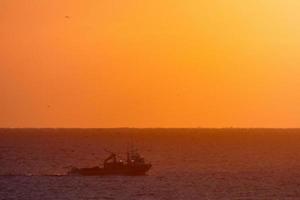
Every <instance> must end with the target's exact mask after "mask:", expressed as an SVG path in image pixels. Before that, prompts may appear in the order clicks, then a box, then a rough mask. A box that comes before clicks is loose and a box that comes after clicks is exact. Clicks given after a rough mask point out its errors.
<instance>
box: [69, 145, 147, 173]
mask: <svg viewBox="0 0 300 200" xmlns="http://www.w3.org/2000/svg"><path fill="white" fill-rule="evenodd" d="M151 167H152V165H151V164H150V163H146V162H145V159H144V158H143V157H141V155H140V154H139V153H138V151H137V150H131V151H128V152H127V159H126V162H123V161H122V160H117V155H116V154H115V153H113V152H110V156H108V157H107V158H106V159H105V160H104V163H103V167H99V166H96V167H91V168H76V167H73V168H72V169H71V170H70V171H69V172H68V175H80V176H107V175H119V176H143V175H146V172H148V171H149V170H150V168H151Z"/></svg>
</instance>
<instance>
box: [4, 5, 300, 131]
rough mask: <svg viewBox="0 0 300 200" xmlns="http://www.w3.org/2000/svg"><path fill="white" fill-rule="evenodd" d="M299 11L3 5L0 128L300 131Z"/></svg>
mask: <svg viewBox="0 0 300 200" xmlns="http://www.w3.org/2000/svg"><path fill="white" fill-rule="evenodd" d="M299 10H300V1H299V0H256V1H252V0H246V1H241V0H226V1H224V0H210V1H207V0H205V1H204V0H185V1H181V0H149V1H148V0H145V1H138V0H27V1H24V0H1V1H0V25H1V28H0V127H299V126H300V124H299V123H300V92H299V87H300V54H299V53H300V26H299V24H300V12H299ZM66 16H69V17H66Z"/></svg>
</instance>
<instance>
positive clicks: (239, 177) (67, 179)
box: [0, 129, 300, 200]
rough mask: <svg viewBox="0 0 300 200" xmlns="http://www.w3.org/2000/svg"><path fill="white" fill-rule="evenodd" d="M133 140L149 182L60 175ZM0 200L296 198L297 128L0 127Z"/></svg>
mask: <svg viewBox="0 0 300 200" xmlns="http://www.w3.org/2000/svg"><path fill="white" fill-rule="evenodd" d="M132 140H133V141H134V143H135V144H136V146H138V147H139V149H140V152H141V153H142V154H143V155H144V156H145V158H146V159H147V160H149V161H151V162H152V164H153V168H152V169H151V171H150V172H149V173H148V176H143V177H72V176H65V175H64V174H65V172H66V171H67V170H68V167H69V166H78V167H88V166H94V165H97V164H99V163H101V162H102V159H103V158H105V157H106V156H107V154H106V153H105V152H104V151H103V149H104V148H108V149H112V150H115V151H117V152H124V151H125V150H126V148H127V145H128V143H130V142H131V141H132ZM0 199H1V200H2V199H3V200H17V199H18V200H19V199H21V200H27V199H28V200H42V199H43V200H48V199H49V200H57V199H67V200H79V199H90V200H97V199H104V200H113V199H121V200H122V199H129V200H135V199H143V200H150V199H166V200H169V199H187V200H188V199H204V200H207V199H266V200H267V199H280V200H281V199H288V200H290V199H300V130H296V129H294V130H275V129H273V130H267V129H260V130H259V129H253V130H247V129H223V130H222V129H220V130H208V129H56V130H55V129H52V130H51V129H35V130H32V129H31V130H30V129H19V130H14V129H10V130H8V129H2V130H1V129H0Z"/></svg>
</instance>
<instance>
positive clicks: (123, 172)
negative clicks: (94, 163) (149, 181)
mask: <svg viewBox="0 0 300 200" xmlns="http://www.w3.org/2000/svg"><path fill="white" fill-rule="evenodd" d="M151 167H152V165H151V164H144V165H136V166H119V167H114V168H105V167H103V168H100V167H92V168H72V169H71V170H70V171H69V172H68V175H79V176H114V175H117V176H144V175H146V173H147V172H148V171H149V170H150V168H151Z"/></svg>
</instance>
